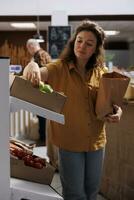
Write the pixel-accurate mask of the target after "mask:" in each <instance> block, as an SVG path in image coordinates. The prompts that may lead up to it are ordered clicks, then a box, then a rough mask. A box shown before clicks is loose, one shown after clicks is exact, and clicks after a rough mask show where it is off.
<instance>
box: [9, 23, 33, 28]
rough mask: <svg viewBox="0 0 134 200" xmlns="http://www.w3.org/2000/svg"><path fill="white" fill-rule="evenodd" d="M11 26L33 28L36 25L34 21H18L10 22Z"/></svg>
mask: <svg viewBox="0 0 134 200" xmlns="http://www.w3.org/2000/svg"><path fill="white" fill-rule="evenodd" d="M10 25H11V26H12V27H14V28H17V29H35V28H36V26H35V24H34V23H31V22H28V23H24V22H19V23H11V24H10Z"/></svg>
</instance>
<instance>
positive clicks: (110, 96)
mask: <svg viewBox="0 0 134 200" xmlns="http://www.w3.org/2000/svg"><path fill="white" fill-rule="evenodd" d="M129 81H130V78H129V77H127V76H125V75H122V74H120V73H117V72H111V73H105V74H103V76H102V78H101V80H100V86H99V90H98V94H97V100H96V107H95V111H96V114H97V117H98V118H103V117H104V116H106V115H107V114H109V113H113V112H114V111H113V105H114V104H116V105H118V106H121V105H122V102H123V97H124V95H125V92H126V90H127V87H128V84H129Z"/></svg>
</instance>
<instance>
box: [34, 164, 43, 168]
mask: <svg viewBox="0 0 134 200" xmlns="http://www.w3.org/2000/svg"><path fill="white" fill-rule="evenodd" d="M34 167H35V168H37V169H42V168H43V165H42V164H41V163H39V162H36V163H34Z"/></svg>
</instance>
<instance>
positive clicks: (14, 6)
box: [0, 0, 134, 15]
mask: <svg viewBox="0 0 134 200" xmlns="http://www.w3.org/2000/svg"><path fill="white" fill-rule="evenodd" d="M55 10H65V11H66V13H67V15H100V14H102V15H104V14H109V15H111V14H134V0H111V1H109V0H0V15H37V14H39V15H52V12H53V11H55Z"/></svg>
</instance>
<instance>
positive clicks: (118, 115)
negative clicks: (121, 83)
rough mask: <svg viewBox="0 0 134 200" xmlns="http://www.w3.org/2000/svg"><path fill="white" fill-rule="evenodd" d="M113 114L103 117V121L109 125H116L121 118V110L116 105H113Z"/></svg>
mask: <svg viewBox="0 0 134 200" xmlns="http://www.w3.org/2000/svg"><path fill="white" fill-rule="evenodd" d="M113 109H114V114H108V115H106V116H105V121H107V122H110V123H118V122H119V121H120V118H121V116H122V109H121V107H119V106H117V105H113Z"/></svg>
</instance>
